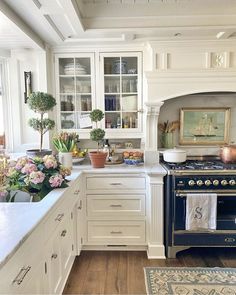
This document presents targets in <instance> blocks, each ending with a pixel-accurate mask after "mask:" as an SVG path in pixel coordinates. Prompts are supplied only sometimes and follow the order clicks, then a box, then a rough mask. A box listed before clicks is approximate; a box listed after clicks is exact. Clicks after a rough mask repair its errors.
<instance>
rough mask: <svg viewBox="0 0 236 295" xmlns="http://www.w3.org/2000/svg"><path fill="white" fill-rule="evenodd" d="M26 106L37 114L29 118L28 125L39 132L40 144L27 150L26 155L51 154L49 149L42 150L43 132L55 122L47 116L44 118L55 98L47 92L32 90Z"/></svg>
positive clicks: (54, 102)
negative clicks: (36, 147) (37, 115)
mask: <svg viewBox="0 0 236 295" xmlns="http://www.w3.org/2000/svg"><path fill="white" fill-rule="evenodd" d="M27 103H28V106H29V108H30V109H31V110H33V111H34V112H35V113H38V114H39V118H31V119H29V126H30V127H32V128H33V129H34V130H36V131H38V132H39V134H40V145H39V149H33V150H28V151H27V155H29V156H44V155H46V154H51V153H52V152H51V150H45V149H44V150H43V149H42V148H43V136H44V134H45V133H46V132H47V131H49V130H51V129H53V128H54V126H55V122H54V121H53V120H51V119H49V118H44V116H45V114H46V113H47V112H48V111H50V110H52V109H53V107H54V106H55V105H56V100H55V98H54V97H53V96H52V95H51V94H48V93H44V92H32V93H31V94H30V96H29V98H28V100H27Z"/></svg>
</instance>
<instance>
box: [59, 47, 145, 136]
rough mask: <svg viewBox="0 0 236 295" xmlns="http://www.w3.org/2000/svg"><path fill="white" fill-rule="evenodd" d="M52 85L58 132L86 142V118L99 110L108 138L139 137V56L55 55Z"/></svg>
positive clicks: (140, 57) (87, 122)
mask: <svg viewBox="0 0 236 295" xmlns="http://www.w3.org/2000/svg"><path fill="white" fill-rule="evenodd" d="M95 73H96V75H95ZM55 81H56V98H57V102H58V104H57V108H58V121H57V124H58V129H61V130H67V131H79V133H80V138H89V131H90V129H91V127H92V124H91V121H90V118H89V117H88V115H89V113H90V111H91V110H92V109H94V108H99V109H101V110H103V111H104V113H105V118H104V120H103V121H102V123H101V124H102V127H103V128H105V129H106V137H107V138H114V137H116V138H140V137H141V135H142V132H143V130H142V126H143V124H142V121H143V114H142V112H143V101H142V53H141V52H109V53H101V52H97V53H96V54H95V53H75V54H71V53H68V54H66V53H64V54H56V55H55ZM95 94H96V97H95ZM124 129H125V132H124Z"/></svg>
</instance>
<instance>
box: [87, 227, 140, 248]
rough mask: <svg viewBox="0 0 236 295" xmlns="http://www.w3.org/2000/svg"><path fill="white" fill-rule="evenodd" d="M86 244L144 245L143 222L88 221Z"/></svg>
mask: <svg viewBox="0 0 236 295" xmlns="http://www.w3.org/2000/svg"><path fill="white" fill-rule="evenodd" d="M88 243H91V244H93V243H94V244H97V245H138V244H144V243H145V221H88Z"/></svg>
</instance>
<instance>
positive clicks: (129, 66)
mask: <svg viewBox="0 0 236 295" xmlns="http://www.w3.org/2000/svg"><path fill="white" fill-rule="evenodd" d="M141 65H142V54H141V52H112V53H101V54H100V73H101V77H100V79H101V82H100V84H101V87H102V89H101V97H102V102H101V103H100V105H101V108H102V109H103V110H104V112H105V122H104V124H105V125H104V126H103V127H105V129H106V137H108V138H109V137H113V138H114V136H116V137H118V138H123V137H140V133H141V132H142V66H141ZM124 129H125V132H124Z"/></svg>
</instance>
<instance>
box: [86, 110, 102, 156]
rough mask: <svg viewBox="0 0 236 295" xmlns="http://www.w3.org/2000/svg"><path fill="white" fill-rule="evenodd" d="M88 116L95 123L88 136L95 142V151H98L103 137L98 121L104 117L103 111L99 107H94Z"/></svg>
mask: <svg viewBox="0 0 236 295" xmlns="http://www.w3.org/2000/svg"><path fill="white" fill-rule="evenodd" d="M89 116H90V119H91V121H92V122H95V123H96V128H94V129H93V130H91V131H90V138H91V140H93V141H96V142H97V152H99V146H100V143H101V141H102V140H103V139H104V137H105V131H104V130H103V129H101V128H98V122H99V121H101V120H102V119H103V118H104V113H103V112H102V111H101V110H99V109H95V110H93V111H92V112H91V113H90V115H89Z"/></svg>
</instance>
